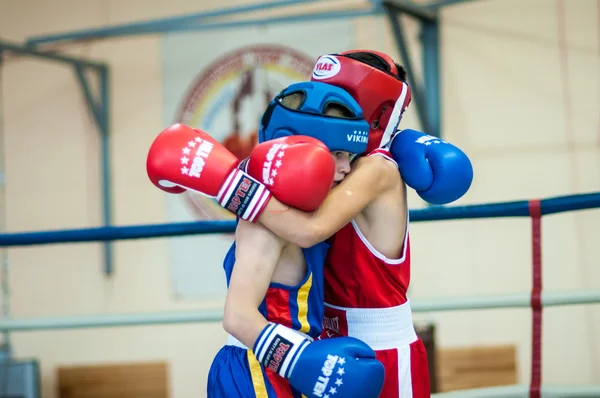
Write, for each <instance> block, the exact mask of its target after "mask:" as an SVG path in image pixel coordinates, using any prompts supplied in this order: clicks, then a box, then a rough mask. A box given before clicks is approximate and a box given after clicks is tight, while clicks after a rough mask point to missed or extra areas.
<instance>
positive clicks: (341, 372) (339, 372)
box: [337, 368, 345, 376]
mask: <svg viewBox="0 0 600 398" xmlns="http://www.w3.org/2000/svg"><path fill="white" fill-rule="evenodd" d="M344 373H345V372H344V368H339V369H338V371H337V374H339V375H340V376H342V375H343V374H344Z"/></svg>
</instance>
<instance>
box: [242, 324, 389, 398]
mask: <svg viewBox="0 0 600 398" xmlns="http://www.w3.org/2000/svg"><path fill="white" fill-rule="evenodd" d="M253 351H254V355H255V356H256V359H258V361H259V362H260V363H261V364H262V365H264V366H265V368H268V369H271V370H273V371H274V372H276V373H277V374H279V375H280V376H282V377H284V378H286V379H289V381H290V384H291V385H292V387H294V388H295V389H296V390H298V391H299V392H301V393H302V394H303V395H305V396H306V397H308V398H325V397H326V396H329V397H333V396H336V397H344V398H371V397H372V398H376V397H378V396H379V393H380V392H381V389H382V387H383V378H384V375H385V370H384V367H383V364H382V363H381V362H379V361H378V360H377V359H375V352H374V351H373V350H372V349H371V348H370V347H369V346H368V345H367V344H365V343H364V342H362V341H361V340H358V339H355V338H353V337H338V338H335V339H325V340H319V341H314V342H313V341H311V340H310V339H308V338H307V337H305V336H304V335H302V334H300V333H298V332H296V331H295V330H292V329H290V328H287V327H285V326H283V325H278V324H274V323H271V324H269V325H268V326H266V327H265V328H264V329H263V330H262V332H261V333H260V335H259V336H258V339H256V343H255V344H254V349H253Z"/></svg>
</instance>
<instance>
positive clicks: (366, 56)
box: [344, 52, 406, 83]
mask: <svg viewBox="0 0 600 398" xmlns="http://www.w3.org/2000/svg"><path fill="white" fill-rule="evenodd" d="M344 57H348V58H352V59H355V60H357V61H360V62H363V63H365V64H367V65H370V66H372V67H373V68H377V69H379V70H381V71H384V72H386V73H387V74H389V75H390V76H394V77H395V78H396V79H398V80H400V81H401V82H403V83H406V70H405V69H404V68H403V67H402V66H401V65H400V64H398V63H394V65H396V69H398V74H395V73H392V71H391V68H390V65H389V64H388V63H387V62H386V61H385V60H384V59H383V58H381V57H380V56H379V55H377V54H374V53H370V52H356V53H350V54H344Z"/></svg>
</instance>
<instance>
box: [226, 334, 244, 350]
mask: <svg viewBox="0 0 600 398" xmlns="http://www.w3.org/2000/svg"><path fill="white" fill-rule="evenodd" d="M227 345H233V346H236V347H240V348H243V349H244V350H247V349H248V347H246V346H245V345H244V343H242V342H241V341H239V340H238V339H236V338H235V337H233V336H232V335H230V334H228V335H227Z"/></svg>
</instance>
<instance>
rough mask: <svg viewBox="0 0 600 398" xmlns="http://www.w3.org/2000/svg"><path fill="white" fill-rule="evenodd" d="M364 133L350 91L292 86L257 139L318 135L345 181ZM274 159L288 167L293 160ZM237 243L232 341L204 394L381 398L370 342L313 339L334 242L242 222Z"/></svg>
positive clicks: (230, 308) (232, 267) (231, 263)
mask: <svg viewBox="0 0 600 398" xmlns="http://www.w3.org/2000/svg"><path fill="white" fill-rule="evenodd" d="M368 131H369V125H368V123H367V122H366V121H365V119H364V117H363V114H362V111H361V108H360V107H359V106H358V104H357V103H356V101H355V100H354V99H353V98H352V97H351V96H350V95H349V94H348V93H346V92H345V91H344V90H342V89H339V88H337V87H334V86H330V85H328V84H324V83H320V82H305V83H297V84H293V85H291V86H289V87H287V88H286V89H285V90H283V91H282V92H281V93H280V94H279V95H278V96H277V97H276V98H275V99H273V101H271V103H270V104H269V106H268V108H267V110H266V111H265V113H264V115H263V117H262V119H261V126H260V129H259V141H260V142H261V143H262V142H265V141H270V140H273V139H277V138H282V137H290V136H309V137H312V138H315V139H318V140H319V141H321V142H323V143H324V144H325V145H326V146H327V148H329V150H330V151H331V152H332V154H333V155H334V159H335V163H336V175H335V178H336V181H341V179H343V178H344V176H345V175H346V174H347V173H349V172H350V160H351V156H352V155H354V154H358V153H362V152H364V151H365V150H366V147H367V141H368ZM320 150H321V151H322V149H320ZM277 153H278V156H279V154H281V156H282V157H283V162H286V161H287V162H289V161H294V160H293V159H292V158H288V157H287V155H286V154H284V153H283V152H277ZM270 162H271V161H269V163H270ZM296 178H303V176H297V177H296ZM235 237H236V241H235V242H234V243H233V245H232V246H231V248H230V250H229V252H228V253H227V255H226V257H225V260H224V264H223V267H224V269H225V273H226V278H227V284H228V288H229V291H228V293H227V298H226V302H225V311H224V318H223V326H224V328H225V330H226V331H227V332H228V333H229V339H228V344H227V345H226V346H225V347H223V348H222V349H221V350H220V351H219V352H218V354H217V356H216V357H215V359H214V361H213V364H212V366H211V369H210V373H209V376H208V397H209V398H225V397H227V398H241V397H248V398H253V397H261V398H263V397H266V398H300V397H309V398H316V397H321V398H322V397H324V396H327V395H329V396H333V394H336V396H342V397H348V398H359V397H360V398H368V397H377V396H378V395H379V392H380V390H381V386H382V384H383V378H384V370H383V365H382V364H381V363H380V362H379V361H378V360H377V359H376V357H375V352H374V351H373V350H372V349H371V348H370V347H369V346H368V345H366V344H365V343H364V342H362V341H360V340H358V339H355V338H351V337H344V338H340V339H326V340H318V341H313V339H314V338H316V337H318V336H319V335H320V333H321V330H322V320H323V313H324V302H323V289H324V288H323V265H324V263H325V256H326V253H327V249H328V248H329V245H328V244H327V243H319V244H316V245H314V246H311V247H308V248H301V247H299V246H297V245H294V244H291V243H289V242H286V241H284V240H283V239H281V238H279V237H277V236H276V235H275V234H273V233H272V232H270V231H269V230H267V229H266V228H265V227H264V226H263V225H262V224H261V223H260V222H257V223H250V222H247V221H244V220H240V221H239V222H238V225H237V228H236V235H235Z"/></svg>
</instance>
